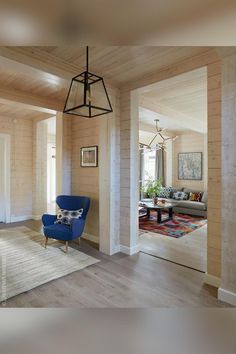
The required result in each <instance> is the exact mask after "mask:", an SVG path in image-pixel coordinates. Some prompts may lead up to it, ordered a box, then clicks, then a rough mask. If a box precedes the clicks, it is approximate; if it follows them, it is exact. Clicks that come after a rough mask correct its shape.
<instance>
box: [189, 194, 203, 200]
mask: <svg viewBox="0 0 236 354" xmlns="http://www.w3.org/2000/svg"><path fill="white" fill-rule="evenodd" d="M189 200H190V201H191V202H200V201H201V200H202V193H200V192H196V193H193V192H190V193H189Z"/></svg>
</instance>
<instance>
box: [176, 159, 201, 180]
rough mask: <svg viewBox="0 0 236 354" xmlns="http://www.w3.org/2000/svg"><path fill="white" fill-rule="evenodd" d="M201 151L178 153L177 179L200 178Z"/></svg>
mask: <svg viewBox="0 0 236 354" xmlns="http://www.w3.org/2000/svg"><path fill="white" fill-rule="evenodd" d="M202 167H203V165H202V152H184V153H179V154H178V179H179V180H193V181H201V180H202Z"/></svg>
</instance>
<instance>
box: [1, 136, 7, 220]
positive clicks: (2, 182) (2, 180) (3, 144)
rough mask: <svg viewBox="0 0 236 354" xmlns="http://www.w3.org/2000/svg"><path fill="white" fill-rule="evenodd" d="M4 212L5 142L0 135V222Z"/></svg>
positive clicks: (3, 218)
mask: <svg viewBox="0 0 236 354" xmlns="http://www.w3.org/2000/svg"><path fill="white" fill-rule="evenodd" d="M5 213H6V205H5V143H4V140H3V138H1V137H0V222H5V221H6V220H5V219H6V214H5Z"/></svg>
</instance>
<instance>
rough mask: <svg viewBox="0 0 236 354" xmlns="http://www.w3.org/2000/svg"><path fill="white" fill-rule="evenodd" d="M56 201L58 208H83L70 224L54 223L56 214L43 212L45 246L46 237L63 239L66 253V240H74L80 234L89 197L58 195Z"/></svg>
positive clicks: (87, 208) (87, 209)
mask: <svg viewBox="0 0 236 354" xmlns="http://www.w3.org/2000/svg"><path fill="white" fill-rule="evenodd" d="M56 203H57V205H58V206H59V208H60V209H66V210H78V209H81V208H83V214H82V217H81V218H79V219H72V223H71V225H70V226H68V225H64V224H55V221H56V219H57V216H56V215H50V214H44V215H43V216H42V223H43V232H44V235H45V237H46V240H45V248H46V247H47V243H48V239H49V238H53V239H55V240H60V241H65V243H66V253H67V252H68V241H71V240H74V239H75V238H78V237H80V236H81V235H82V233H83V230H84V226H85V220H86V216H87V214H88V211H89V207H90V199H89V198H88V197H80V196H70V195H59V196H58V197H57V199H56Z"/></svg>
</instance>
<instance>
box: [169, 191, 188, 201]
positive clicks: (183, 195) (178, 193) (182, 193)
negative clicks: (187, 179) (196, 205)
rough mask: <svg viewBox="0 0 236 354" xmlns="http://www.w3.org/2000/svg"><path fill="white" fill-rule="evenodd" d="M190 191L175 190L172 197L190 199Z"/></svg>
mask: <svg viewBox="0 0 236 354" xmlns="http://www.w3.org/2000/svg"><path fill="white" fill-rule="evenodd" d="M188 196H189V195H188V193H186V192H175V193H173V195H172V198H173V199H175V200H188Z"/></svg>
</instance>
